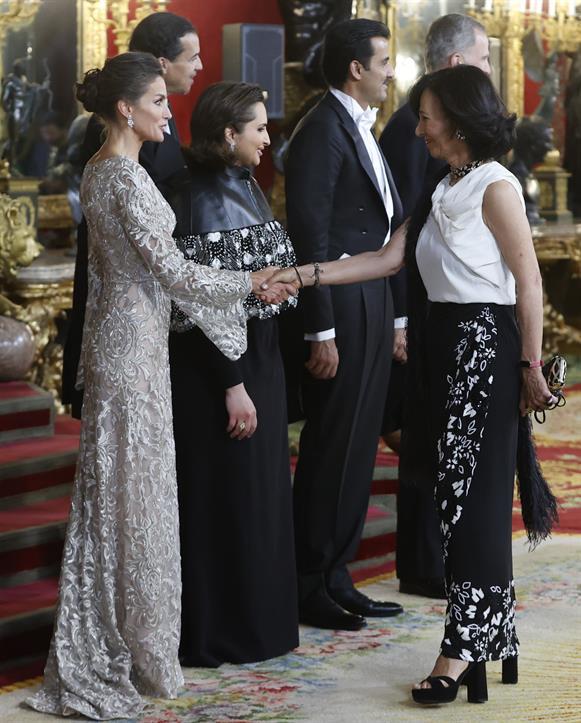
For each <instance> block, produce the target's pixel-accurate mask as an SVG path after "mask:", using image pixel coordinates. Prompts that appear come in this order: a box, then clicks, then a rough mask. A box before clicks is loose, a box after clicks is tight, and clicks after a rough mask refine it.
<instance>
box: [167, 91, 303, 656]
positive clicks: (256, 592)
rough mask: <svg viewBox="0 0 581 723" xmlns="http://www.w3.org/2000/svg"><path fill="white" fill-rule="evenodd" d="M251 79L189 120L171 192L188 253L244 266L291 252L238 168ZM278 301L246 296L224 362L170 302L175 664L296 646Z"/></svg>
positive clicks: (258, 136) (255, 133)
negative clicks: (176, 541) (179, 177)
mask: <svg viewBox="0 0 581 723" xmlns="http://www.w3.org/2000/svg"><path fill="white" fill-rule="evenodd" d="M266 123H267V117H266V109H265V107H264V102H263V95H262V91H261V89H260V88H259V87H258V86H255V85H249V84H246V83H230V82H223V83H217V84H215V85H213V86H210V87H209V88H208V89H207V90H206V91H205V92H204V93H203V94H202V96H201V97H200V99H199V101H198V104H197V106H196V108H195V110H194V112H193V115H192V119H191V131H192V139H193V140H192V145H191V148H190V149H189V153H187V159H188V165H189V168H190V179H189V181H188V182H187V183H186V184H185V185H184V186H183V187H181V188H179V189H177V190H176V192H175V193H174V195H173V197H172V198H171V199H170V203H171V204H172V206H173V209H174V211H175V213H176V217H177V219H178V225H177V227H176V230H175V232H174V236H175V237H176V242H177V245H178V247H179V248H180V250H181V251H182V252H183V253H184V255H185V257H186V258H187V259H191V260H195V261H196V263H199V264H205V265H207V266H211V267H213V268H218V269H236V270H255V269H261V268H264V267H267V266H271V265H275V264H276V265H279V266H283V267H284V266H289V265H292V264H293V263H294V261H295V257H294V252H293V250H292V247H291V245H290V241H289V239H288V237H287V235H286V232H285V231H284V229H283V228H282V226H281V225H280V224H279V223H278V222H277V221H275V220H274V218H273V215H272V212H271V210H270V208H269V206H268V203H267V202H266V199H265V198H264V196H263V194H262V192H261V190H260V187H259V186H258V184H257V182H256V181H255V180H254V178H253V177H252V175H251V171H250V169H251V168H252V167H253V166H257V165H258V164H259V163H260V157H261V155H262V153H263V151H264V149H265V148H266V147H267V146H268V145H269V144H270V141H269V137H268V132H267V130H266ZM295 303H296V300H295V299H294V298H293V297H290V298H289V299H288V301H287V302H286V303H283V304H282V305H281V306H279V307H277V306H275V305H267V304H263V303H262V302H260V301H259V300H258V299H257V298H256V297H255V296H254V295H253V294H251V295H250V296H249V297H248V298H247V299H246V301H245V302H244V306H245V310H246V315H247V318H248V350H247V351H246V352H245V354H243V356H242V357H241V358H240V359H239V360H238V361H234V362H233V361H230V360H228V359H227V358H226V357H225V356H224V355H223V354H221V353H220V352H219V351H218V349H217V348H216V347H215V346H214V345H213V344H212V343H209V342H208V341H207V339H206V337H204V335H203V334H201V333H200V332H199V330H198V329H196V328H192V325H191V324H190V323H189V321H188V319H187V317H186V316H185V315H184V314H182V313H181V312H180V311H179V310H178V309H177V308H176V309H174V312H173V321H172V329H173V333H172V334H171V335H170V366H171V378H172V394H173V413H174V427H175V429H174V433H175V444H176V464H177V478H178V496H179V506H180V527H181V555H182V581H183V594H182V636H181V645H180V659H181V661H182V663H183V664H184V665H186V666H205V667H216V666H219V665H220V664H221V663H223V662H230V663H248V662H255V661H259V660H265V659H267V658H272V657H275V656H278V655H282V654H284V653H287V652H288V651H289V650H291V649H293V648H294V647H296V646H297V645H298V620H297V601H296V577H295V560H294V543H293V529H292V499H291V480H290V467H289V455H288V437H287V414H286V398H285V384H284V375H283V368H282V362H281V357H280V352H279V347H278V333H277V321H276V315H277V314H278V313H279V311H284V309H285V306H286V307H287V308H288V306H291V305H294V304H295Z"/></svg>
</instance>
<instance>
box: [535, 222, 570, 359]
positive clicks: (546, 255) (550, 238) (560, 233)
mask: <svg viewBox="0 0 581 723" xmlns="http://www.w3.org/2000/svg"><path fill="white" fill-rule="evenodd" d="M532 231H533V241H534V244H535V251H536V254H537V258H538V260H539V266H540V268H541V272H542V273H543V277H547V276H548V275H549V274H554V273H555V272H556V273H557V274H558V282H559V285H561V284H566V283H567V281H568V280H569V279H574V280H577V279H579V278H581V224H551V223H547V224H544V225H542V226H535V227H533V229H532ZM543 310H544V324H543V348H544V351H545V352H546V353H548V354H555V353H556V352H558V351H561V352H563V351H564V350H566V349H571V348H574V349H575V350H578V349H579V348H581V329H578V328H576V327H575V326H573V325H572V324H570V323H569V322H568V321H567V319H566V318H565V317H564V316H563V314H561V313H560V312H559V311H557V309H556V308H555V307H554V305H553V303H552V302H551V298H550V297H549V294H548V293H547V291H546V289H545V291H544V294H543Z"/></svg>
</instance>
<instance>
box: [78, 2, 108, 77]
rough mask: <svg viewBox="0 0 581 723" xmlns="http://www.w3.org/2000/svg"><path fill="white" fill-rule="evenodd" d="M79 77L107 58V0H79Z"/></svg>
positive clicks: (101, 63) (100, 65)
mask: <svg viewBox="0 0 581 723" xmlns="http://www.w3.org/2000/svg"><path fill="white" fill-rule="evenodd" d="M77 18H78V20H77V77H78V79H79V80H82V79H83V76H84V74H85V73H86V72H87V70H91V68H101V67H102V66H103V63H104V62H105V60H106V58H107V26H106V23H107V0H77Z"/></svg>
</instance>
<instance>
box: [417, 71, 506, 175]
mask: <svg viewBox="0 0 581 723" xmlns="http://www.w3.org/2000/svg"><path fill="white" fill-rule="evenodd" d="M426 90H429V91H430V92H432V93H433V94H434V95H435V96H436V98H438V100H439V101H440V104H441V106H442V110H443V111H444V114H445V115H446V117H447V118H448V119H449V120H450V122H451V123H452V126H453V131H460V132H461V133H462V134H463V135H464V136H465V138H466V143H467V145H468V147H469V148H470V152H471V155H472V159H473V160H475V161H477V160H486V159H488V158H498V157H499V156H502V155H503V154H504V153H507V152H508V151H509V150H510V149H511V148H512V146H513V144H514V139H515V124H516V115H515V114H514V113H508V111H507V110H506V107H505V105H504V103H503V102H502V100H501V99H500V97H499V96H498V93H497V92H496V89H495V88H494V85H493V84H492V81H491V80H490V78H489V77H488V75H486V73H483V72H482V70H480V69H479V68H476V67H474V66H472V65H457V66H455V67H453V68H444V69H443V70H437V71H436V72H435V73H428V74H427V75H424V76H423V77H421V78H420V79H419V80H418V82H417V83H416V84H415V85H414V86H413V87H412V89H411V90H410V95H409V99H410V106H411V108H412V110H413V111H414V113H415V114H416V115H417V116H419V110H420V99H421V97H422V93H424V92H425V91H426Z"/></svg>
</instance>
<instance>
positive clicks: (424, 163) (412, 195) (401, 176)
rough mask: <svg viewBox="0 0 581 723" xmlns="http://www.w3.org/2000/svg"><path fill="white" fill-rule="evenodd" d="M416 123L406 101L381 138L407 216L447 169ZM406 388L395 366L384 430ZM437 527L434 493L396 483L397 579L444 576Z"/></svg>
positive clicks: (398, 415) (392, 425)
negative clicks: (425, 191) (417, 133)
mask: <svg viewBox="0 0 581 723" xmlns="http://www.w3.org/2000/svg"><path fill="white" fill-rule="evenodd" d="M417 124H418V119H417V117H416V115H415V113H414V112H413V110H412V109H411V107H410V105H409V103H406V104H405V105H403V106H402V107H401V108H399V109H398V110H397V111H396V112H395V113H394V114H393V115H392V117H391V118H390V120H389V123H388V124H387V125H386V127H385V129H384V131H383V133H382V134H381V138H380V139H379V144H380V146H381V148H382V150H383V152H384V154H385V157H386V158H387V160H388V162H389V165H390V166H391V170H392V172H393V176H394V178H395V182H396V184H397V188H398V190H399V192H400V198H401V202H402V206H403V211H404V216H405V217H407V216H410V215H411V213H412V212H413V210H414V208H415V206H416V203H417V202H418V200H419V199H420V197H421V196H422V191H423V189H424V186H425V185H426V183H430V181H431V179H433V178H434V177H435V176H436V175H437V174H438V173H440V172H441V171H442V169H443V168H444V167H445V165H446V164H445V163H444V162H443V161H438V160H435V159H434V158H432V157H431V156H430V154H429V152H428V149H427V147H426V144H425V142H424V140H423V139H422V138H418V136H416V134H415V129H416V126H417ZM432 182H433V181H432ZM404 274H405V270H404ZM405 389H406V366H405V365H403V364H398V363H395V364H394V365H393V368H392V375H391V380H390V386H389V393H388V398H387V405H386V413H385V427H386V429H385V431H392V430H393V429H399V428H401V423H402V410H401V408H402V406H403V402H404V395H405ZM410 413H413V410H411V411H410ZM439 524H440V521H439V517H438V515H437V511H436V507H435V502H434V496H433V494H432V493H431V492H429V491H426V490H425V489H424V488H423V487H422V486H421V485H418V486H412V485H400V489H399V494H398V497H397V554H396V566H397V576H398V577H399V578H400V579H401V580H404V581H413V580H435V579H436V578H439V579H442V578H443V577H444V562H443V559H442V546H441V541H440V531H439Z"/></svg>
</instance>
